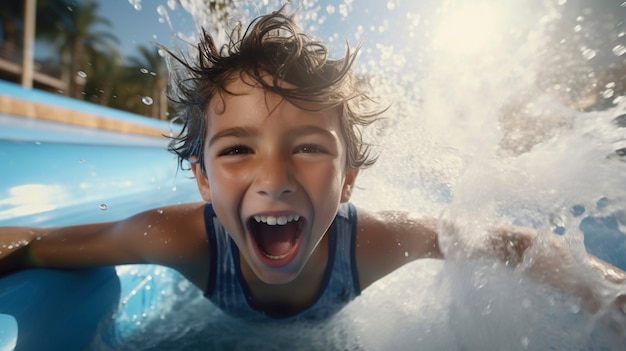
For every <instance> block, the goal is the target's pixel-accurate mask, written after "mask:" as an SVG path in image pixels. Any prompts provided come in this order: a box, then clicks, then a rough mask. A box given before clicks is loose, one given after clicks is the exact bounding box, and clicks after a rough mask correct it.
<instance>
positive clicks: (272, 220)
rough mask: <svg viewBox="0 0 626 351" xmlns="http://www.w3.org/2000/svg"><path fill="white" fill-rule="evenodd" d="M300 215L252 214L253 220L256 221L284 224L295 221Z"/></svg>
mask: <svg viewBox="0 0 626 351" xmlns="http://www.w3.org/2000/svg"><path fill="white" fill-rule="evenodd" d="M299 219H300V216H291V215H289V216H278V217H274V216H254V220H255V221H257V222H263V223H265V224H267V225H285V224H287V223H288V222H292V221H297V220H299Z"/></svg>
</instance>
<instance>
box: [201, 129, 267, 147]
mask: <svg viewBox="0 0 626 351" xmlns="http://www.w3.org/2000/svg"><path fill="white" fill-rule="evenodd" d="M257 134H258V132H257V131H256V130H255V129H254V128H245V127H232V128H228V129H224V130H222V131H219V132H218V133H216V134H215V135H213V136H212V137H211V139H209V146H211V145H213V144H214V143H215V142H216V141H217V140H219V139H221V138H226V137H235V138H245V137H253V136H255V135H257Z"/></svg>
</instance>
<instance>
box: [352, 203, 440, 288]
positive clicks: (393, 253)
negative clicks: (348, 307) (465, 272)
mask: <svg viewBox="0 0 626 351" xmlns="http://www.w3.org/2000/svg"><path fill="white" fill-rule="evenodd" d="M358 213H359V223H358V226H357V243H356V245H357V247H356V257H357V265H358V270H359V281H360V283H361V289H362V290H363V289H365V288H366V287H368V286H369V285H371V284H372V283H374V282H375V281H376V280H378V279H380V278H382V277H384V276H385V275H387V274H389V273H391V272H393V271H394V270H396V269H398V268H399V267H401V266H403V265H405V264H407V263H409V262H411V261H414V260H417V259H421V258H443V254H442V253H441V250H440V248H439V242H438V240H437V231H436V229H437V228H436V225H437V222H436V220H435V219H434V218H431V217H416V216H412V215H410V214H408V213H404V212H391V211H389V212H380V213H369V212H367V211H364V210H361V209H359V211H358Z"/></svg>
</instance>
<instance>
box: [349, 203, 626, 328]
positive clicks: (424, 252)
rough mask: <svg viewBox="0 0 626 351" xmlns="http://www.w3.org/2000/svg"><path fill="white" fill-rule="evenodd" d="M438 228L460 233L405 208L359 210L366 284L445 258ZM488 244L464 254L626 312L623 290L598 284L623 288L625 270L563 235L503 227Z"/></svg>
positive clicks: (591, 306)
mask: <svg viewBox="0 0 626 351" xmlns="http://www.w3.org/2000/svg"><path fill="white" fill-rule="evenodd" d="M438 232H441V233H442V234H441V235H446V236H449V235H452V236H454V235H455V233H458V231H457V230H455V228H454V227H453V226H448V225H446V224H445V223H438V222H437V220H436V219H434V218H431V217H415V216H412V215H409V214H407V213H400V212H384V213H376V214H372V213H368V212H366V211H363V210H360V209H359V227H358V236H357V248H356V251H357V264H358V269H359V278H360V280H361V288H362V289H364V288H366V287H367V286H369V285H370V284H372V283H373V282H375V281H376V280H378V279H380V278H382V277H383V276H385V275H387V274H389V273H391V272H392V271H394V270H395V269H397V268H399V267H401V266H402V265H404V264H406V263H409V262H411V261H413V260H416V259H420V258H444V252H443V251H442V249H441V246H440V245H442V243H441V239H443V237H441V236H440V234H439V233H438ZM449 238H450V237H447V238H446V239H449ZM454 240H457V241H458V242H457V243H456V244H457V245H456V246H462V241H463V240H462V238H456V239H455V238H454V237H452V241H454ZM485 244H486V245H483V246H481V248H478V249H471V250H467V251H464V254H467V255H468V256H467V258H469V259H471V258H487V259H489V258H491V259H494V260H498V261H501V262H502V263H504V264H506V265H507V266H510V267H513V268H520V269H524V272H525V273H526V274H528V275H529V276H530V277H532V278H533V279H535V280H537V281H539V282H542V283H545V284H547V285H549V286H552V287H554V288H556V289H558V290H560V291H562V292H564V293H567V294H573V295H574V296H577V297H579V298H580V299H581V301H582V303H583V304H584V306H585V308H586V309H587V310H588V311H589V312H591V313H595V312H597V311H598V310H599V309H600V308H602V307H606V306H608V305H609V304H610V303H612V304H613V305H615V307H617V311H621V312H619V313H622V314H626V296H625V295H623V291H624V289H623V288H622V289H621V291H622V293H621V294H620V293H619V292H618V291H619V290H620V289H614V291H615V296H607V295H606V291H607V290H606V289H604V290H602V289H601V287H599V286H598V282H603V283H606V284H602V285H605V286H606V285H611V284H613V286H617V287H619V286H620V285H622V286H623V285H624V284H626V273H625V272H624V271H622V270H620V269H619V268H616V267H613V266H612V265H610V264H609V263H607V262H604V261H602V260H600V259H598V258H596V257H594V256H592V255H588V254H586V253H584V254H582V255H580V257H578V256H574V253H572V251H571V250H570V249H569V247H568V246H567V245H566V242H565V238H564V237H561V236H558V235H555V234H551V233H550V235H546V236H545V237H543V236H541V237H540V236H539V235H538V234H537V232H536V231H535V230H532V229H530V228H522V227H515V226H500V227H498V228H495V229H493V230H492V231H491V232H490V233H489V235H488V236H487V242H486V243H485ZM462 249H467V248H466V247H463V248H462ZM470 252H471V253H470ZM623 317H626V315H624V316H623Z"/></svg>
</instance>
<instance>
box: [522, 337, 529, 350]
mask: <svg viewBox="0 0 626 351" xmlns="http://www.w3.org/2000/svg"><path fill="white" fill-rule="evenodd" d="M521 343H522V347H523V348H525V349H527V348H528V344H530V339H528V337H527V336H522V340H521Z"/></svg>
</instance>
